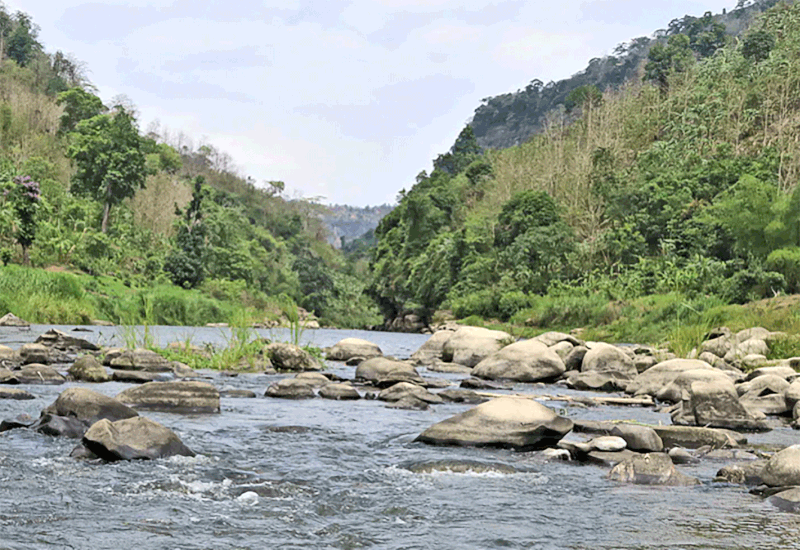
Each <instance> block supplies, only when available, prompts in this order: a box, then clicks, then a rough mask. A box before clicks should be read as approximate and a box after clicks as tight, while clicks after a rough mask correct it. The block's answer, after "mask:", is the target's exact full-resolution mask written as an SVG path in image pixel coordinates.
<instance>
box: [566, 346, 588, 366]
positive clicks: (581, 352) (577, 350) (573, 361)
mask: <svg viewBox="0 0 800 550" xmlns="http://www.w3.org/2000/svg"><path fill="white" fill-rule="evenodd" d="M587 353H589V348H587V347H586V346H575V347H574V348H572V351H570V352H569V355H567V356H566V357H565V358H564V365H565V366H566V368H567V370H568V371H569V370H576V371H579V370H581V365H583V358H584V357H586V354H587Z"/></svg>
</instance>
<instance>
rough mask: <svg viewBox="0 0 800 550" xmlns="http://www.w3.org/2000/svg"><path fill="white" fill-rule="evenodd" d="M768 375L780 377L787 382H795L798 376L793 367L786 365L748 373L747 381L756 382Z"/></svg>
mask: <svg viewBox="0 0 800 550" xmlns="http://www.w3.org/2000/svg"><path fill="white" fill-rule="evenodd" d="M767 375H774V376H780V377H781V378H784V379H786V380H787V381H788V380H794V379H795V378H796V377H797V376H798V374H797V371H796V370H794V369H793V368H792V367H790V366H786V365H777V366H772V367H760V368H758V369H755V370H753V371H750V372H749V373H747V378H745V380H746V381H747V382H750V381H751V380H755V379H756V378H761V377H762V376H767Z"/></svg>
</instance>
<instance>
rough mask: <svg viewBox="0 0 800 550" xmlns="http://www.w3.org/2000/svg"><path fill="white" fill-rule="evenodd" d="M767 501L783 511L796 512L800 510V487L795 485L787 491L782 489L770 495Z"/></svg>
mask: <svg viewBox="0 0 800 550" xmlns="http://www.w3.org/2000/svg"><path fill="white" fill-rule="evenodd" d="M767 501H768V502H769V503H770V504H772V505H773V506H775V507H776V508H778V509H779V510H781V511H782V512H790V513H793V514H796V513H798V512H800V488H798V487H794V488H792V489H789V490H786V491H781V492H780V493H777V494H775V495H772V496H771V497H769V499H767Z"/></svg>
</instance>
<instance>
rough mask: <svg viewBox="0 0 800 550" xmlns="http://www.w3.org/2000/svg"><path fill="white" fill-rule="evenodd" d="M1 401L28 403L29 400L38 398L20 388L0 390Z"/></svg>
mask: <svg viewBox="0 0 800 550" xmlns="http://www.w3.org/2000/svg"><path fill="white" fill-rule="evenodd" d="M0 399H11V400H14V401H27V400H29V399H36V396H35V395H32V394H30V393H28V392H26V391H25V390H21V389H19V388H0Z"/></svg>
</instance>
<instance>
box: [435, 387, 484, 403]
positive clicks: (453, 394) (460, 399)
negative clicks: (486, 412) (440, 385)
mask: <svg viewBox="0 0 800 550" xmlns="http://www.w3.org/2000/svg"><path fill="white" fill-rule="evenodd" d="M436 395H438V396H439V397H441V398H442V399H444V400H445V401H446V402H448V403H468V404H470V405H477V404H479V403H485V402H486V401H488V400H489V398H487V397H483V396H482V395H479V394H477V393H475V392H474V391H472V390H464V389H450V390H444V391H440V392H439V393H437V394H436Z"/></svg>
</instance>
